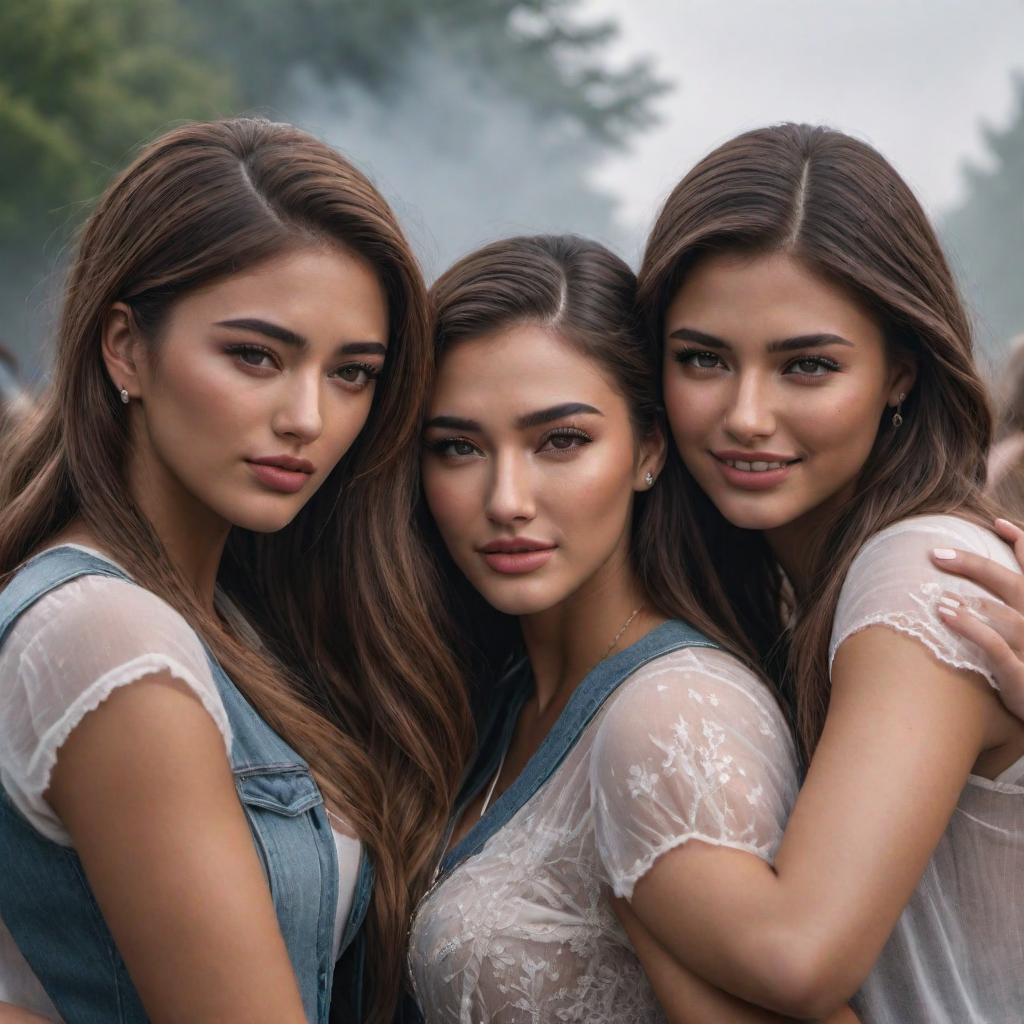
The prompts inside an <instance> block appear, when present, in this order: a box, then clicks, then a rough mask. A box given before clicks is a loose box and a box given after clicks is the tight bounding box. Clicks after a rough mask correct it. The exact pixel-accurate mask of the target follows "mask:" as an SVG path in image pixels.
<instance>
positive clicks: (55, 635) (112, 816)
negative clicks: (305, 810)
mask: <svg viewBox="0 0 1024 1024" xmlns="http://www.w3.org/2000/svg"><path fill="white" fill-rule="evenodd" d="M0 674H2V675H3V678H4V680H5V687H4V693H3V695H2V699H3V709H2V711H3V713H2V714H0V770H2V772H3V782H4V787H5V789H6V790H7V791H8V792H9V794H10V795H11V798H12V800H13V801H14V802H15V803H16V804H17V805H18V806H19V808H20V809H21V810H22V811H23V813H24V814H25V816H26V818H27V819H28V820H29V822H30V823H31V824H32V825H33V826H34V827H35V828H36V829H37V830H38V831H40V832H42V833H43V834H44V835H46V836H48V837H49V838H50V839H52V840H53V841H55V842H58V843H61V844H63V845H65V846H72V847H74V849H75V850H76V852H77V853H78V855H79V857H80V858H81V861H82V864H83V867H84V869H85V873H86V876H87V878H88V881H89V885H90V887H91V889H92V891H93V893H94V894H95V896H96V899H97V902H98V903H99V906H100V909H101V910H102V912H103V914H104V917H105V919H106V921H107V923H108V925H109V927H110V930H111V933H112V935H113V936H114V939H115V941H116V943H117V946H118V948H119V950H120V951H121V953H122V955H123V956H124V959H125V962H126V964H127V966H128V969H129V971H130V973H131V975H132V979H133V981H134V982H135V984H136V986H137V988H138V989H139V993H140V995H141V997H142V999H143V1002H144V1004H145V1006H146V1010H147V1013H148V1015H149V1016H150V1017H151V1018H152V1019H153V1020H155V1021H161V1020H163V1021H169V1020H176V1021H177V1020H195V1021H203V1020H212V1019H218V1020H229V1019H230V1020H237V1019H244V1020H253V1021H259V1020H267V1021H270V1020H274V1021H287V1020H294V1021H299V1020H301V1019H302V1012H301V1004H300V1003H299V1000H298V993H297V987H296V984H295V981H294V978H293V976H292V972H291V965H290V962H289V960H288V956H287V951H286V950H285V948H284V944H283V940H282V939H281V936H280V934H279V929H278V926H277V920H276V915H275V913H274V909H273V904H272V902H271V897H270V892H269V889H268V886H267V882H266V879H265V877H264V875H263V871H262V868H261V866H260V863H259V859H258V855H257V853H256V850H255V847H254V844H253V839H252V835H251V833H250V831H249V827H248V824H247V822H246V819H245V816H244V812H243V810H242V808H241V805H240V803H239V801H238V798H237V795H236V790H235V785H234V779H233V775H232V771H231V767H230V761H229V751H230V745H231V731H230V725H229V723H228V720H227V715H226V712H225V709H224V706H223V703H222V702H221V700H220V696H219V693H218V691H217V687H216V684H215V682H214V680H213V678H212V674H211V671H210V667H209V663H208V661H207V659H206V655H205V652H204V650H203V648H202V645H201V644H200V643H199V641H198V639H197V638H196V636H195V634H194V633H193V632H192V631H191V630H190V629H189V628H188V626H187V624H186V623H185V622H184V620H183V619H182V618H181V616H180V615H178V614H177V613H176V612H175V611H174V610H173V609H171V608H170V607H169V606H168V605H166V604H165V603H164V602H162V601H161V600H160V599H159V598H157V597H156V596H155V595H153V594H151V593H149V592H147V591H145V590H142V589H141V588H139V587H136V586H134V585H133V584H131V583H127V582H125V581H123V580H116V579H108V578H103V577H85V578H82V579H79V580H75V581H74V582H72V583H68V584H66V585H65V586H63V587H60V588H58V589H56V590H54V591H51V592H50V593H49V594H48V595H46V596H45V597H44V598H42V599H40V601H38V602H37V603H36V604H35V605H33V606H32V607H31V608H30V609H29V610H28V611H27V612H26V613H25V614H24V615H23V616H22V617H21V618H20V619H19V620H18V622H17V624H16V625H15V628H14V629H13V630H12V632H11V634H10V635H9V636H8V640H7V642H6V643H5V644H4V647H3V650H2V652H0Z"/></svg>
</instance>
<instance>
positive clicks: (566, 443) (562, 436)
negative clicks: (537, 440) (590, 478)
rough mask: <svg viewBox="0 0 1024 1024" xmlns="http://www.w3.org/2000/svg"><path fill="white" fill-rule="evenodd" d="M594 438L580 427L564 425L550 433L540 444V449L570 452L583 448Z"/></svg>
mask: <svg viewBox="0 0 1024 1024" xmlns="http://www.w3.org/2000/svg"><path fill="white" fill-rule="evenodd" d="M593 440H594V439H593V438H592V437H591V436H590V435H589V434H588V433H587V432H586V431H585V430H580V429H579V428H578V427H563V428H562V429H561V430H553V431H552V432H551V433H550V434H548V435H547V436H546V437H545V438H544V440H543V442H542V443H541V446H540V449H539V450H540V451H556V452H569V451H572V449H573V448H581V447H583V445H586V444H590V442H591V441H593Z"/></svg>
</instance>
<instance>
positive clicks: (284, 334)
mask: <svg viewBox="0 0 1024 1024" xmlns="http://www.w3.org/2000/svg"><path fill="white" fill-rule="evenodd" d="M217 326H218V327H233V328H235V329H236V330H240V331H252V332H253V333H255V334H262V335H263V336H264V337H266V338H273V340H274V341H280V342H282V343H283V344H285V345H292V346H294V347H295V348H298V349H305V348H308V347H309V342H308V341H307V340H306V339H305V338H304V337H303V336H302V335H301V334H296V333H295V332H294V331H290V330H288V328H287V327H282V326H281V325H280V324H275V323H271V322H270V321H269V320H259V319H255V318H250V317H244V318H242V319H239V320H218V321H217ZM336 352H337V354H339V355H374V356H377V355H379V356H383V355H387V347H386V346H384V345H382V344H381V343H380V342H379V341H346V342H344V343H343V344H341V345H339V346H338V348H337V349H336Z"/></svg>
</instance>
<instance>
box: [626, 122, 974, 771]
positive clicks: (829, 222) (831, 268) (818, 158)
mask: <svg viewBox="0 0 1024 1024" xmlns="http://www.w3.org/2000/svg"><path fill="white" fill-rule="evenodd" d="M716 252H740V253H747V254H754V255H756V254H761V253H774V252H783V253H787V254H789V255H791V256H792V257H793V258H795V259H797V260H799V261H800V262H801V263H802V264H803V265H804V266H805V267H806V268H807V269H808V270H809V271H810V272H812V273H814V274H817V275H819V276H821V277H822V278H823V279H825V280H827V281H829V282H830V283H832V284H834V285H836V286H838V287H840V288H842V289H844V290H845V291H846V293H847V294H848V295H850V296H851V298H852V299H853V300H854V301H856V302H858V303H860V304H861V305H862V307H863V308H864V309H866V310H867V311H868V312H869V313H870V314H871V315H873V316H874V317H875V318H876V320H877V322H878V323H879V325H880V326H881V329H882V331H883V334H884V336H885V338H886V343H887V344H888V345H889V346H891V349H892V351H905V352H909V353H911V354H912V356H913V357H914V358H915V359H916V362H917V379H916V383H915V385H914V387H913V389H912V391H911V393H910V395H909V396H908V397H907V400H906V401H905V402H904V403H903V424H902V426H900V428H899V429H898V430H894V429H893V427H892V423H891V416H892V413H891V410H890V411H888V412H887V413H886V414H883V417H882V419H881V422H880V423H879V429H878V436H877V440H876V442H875V445H874V447H873V449H872V451H871V454H870V456H869V457H868V460H867V462H866V463H865V465H864V467H863V469H862V470H861V472H860V475H859V477H858V479H857V481H856V493H855V495H854V496H853V497H852V499H851V500H850V501H848V502H846V503H845V505H844V509H843V511H842V512H841V513H840V514H839V515H838V516H837V517H836V519H835V521H834V522H832V523H831V524H829V529H828V530H827V532H825V533H824V534H823V535H822V536H820V537H816V538H814V539H813V540H814V543H815V548H814V559H813V564H814V566H815V569H814V572H813V578H812V583H811V586H810V588H809V590H808V591H807V592H806V593H804V594H803V595H801V599H800V601H799V607H798V609H797V620H796V624H795V626H794V628H793V630H792V633H791V635H790V638H789V640H788V645H787V643H786V641H784V640H783V636H784V630H783V623H782V621H781V618H782V603H781V601H780V587H781V586H782V577H781V573H780V570H779V568H778V565H777V564H776V561H775V559H774V558H773V557H772V554H771V551H770V550H769V548H768V545H767V542H766V541H765V540H764V538H763V536H762V535H761V534H760V533H757V532H753V531H746V530H740V529H738V528H735V527H733V526H731V525H730V524H729V523H728V522H726V521H725V519H724V518H723V517H722V516H721V515H720V514H719V513H718V511H717V509H715V507H714V506H713V505H712V503H711V502H710V501H709V499H708V498H707V497H706V495H705V494H704V493H703V492H702V491H701V490H700V488H699V487H698V486H697V485H696V484H695V483H694V481H693V479H692V478H691V477H690V475H689V473H688V472H687V471H686V469H685V467H683V466H682V465H681V462H680V460H679V456H678V454H677V453H675V452H672V453H671V455H670V462H672V463H674V464H675V469H674V471H675V472H678V473H681V474H682V475H683V477H684V478H685V480H686V489H687V495H688V501H687V503H686V507H685V508H684V509H682V510H681V511H680V516H679V518H678V520H677V521H676V523H675V524H674V529H675V530H677V531H679V532H681V533H682V534H684V535H685V536H686V550H685V551H684V552H683V554H684V565H685V567H686V569H687V572H688V573H689V574H690V576H691V577H692V579H693V580H694V585H695V586H696V587H697V588H698V592H699V593H700V594H701V598H702V603H703V606H704V607H705V608H706V609H707V610H708V612H709V614H710V615H711V616H712V617H714V618H715V620H716V621H717V622H719V623H720V624H721V628H722V632H724V633H725V634H727V635H728V636H730V638H731V646H732V648H733V649H734V650H737V651H738V652H739V653H741V654H742V655H743V656H745V657H746V658H747V659H750V660H756V661H758V662H760V663H761V664H762V665H769V666H773V668H774V671H773V673H772V674H773V675H774V676H775V677H776V681H777V682H778V683H779V684H780V695H781V696H782V697H783V698H784V702H785V703H786V704H789V705H793V706H795V714H796V725H797V731H798V733H799V737H800V740H801V743H802V747H803V750H804V753H805V755H806V756H809V755H810V753H811V752H812V751H813V749H814V746H815V745H816V743H817V740H818V737H819V736H820V734H821V729H822V726H823V724H824V719H825V713H826V711H827V708H828V694H829V665H828V645H829V636H830V632H831V628H832V621H833V617H834V615H835V609H836V603H837V601H838V598H839V592H840V590H841V588H842V585H843V582H844V580H845V578H846V575H847V572H848V570H849V568H850V563H851V562H852V560H853V558H854V556H855V555H856V553H857V551H858V550H859V549H860V547H861V546H862V545H863V544H864V542H865V541H866V540H867V539H868V538H869V537H870V536H871V535H872V534H874V533H876V532H878V531H879V530H881V529H883V528H884V527H886V526H888V525H889V524H891V523H895V522H896V521H898V520H900V519H904V518H906V517H907V516H913V515H921V514H924V513H936V512H940V513H950V512H956V513H958V514H961V515H966V516H968V517H970V518H980V517H982V516H987V515H989V514H990V511H991V510H990V509H989V508H988V506H987V505H986V503H985V499H984V497H983V496H982V488H983V486H984V483H985V460H986V454H987V451H988V447H989V443H990V440H991V434H992V418H991V413H990V411H989V404H988V400H987V397H986V393H985V387H984V384H983V383H982V379H981V377H980V375H979V373H978V370H977V368H976V367H975V363H974V357H973V351H972V340H971V329H970V324H969V321H968V318H967V315H966V312H965V310H964V308H963V305H962V304H961V301H960V298H959V296H958V293H957V288H956V285H955V283H954V281H953V277H952V274H951V273H950V270H949V267H948V265H947V263H946V260H945V257H944V256H943V253H942V249H941V247H940V245H939V242H938V240H937V238H936V236H935V233H934V231H933V230H932V227H931V225H930V224H929V223H928V219H927V217H926V216H925V214H924V212H923V210H922V209H921V207H920V205H919V204H918V202H917V200H916V199H915V197H914V195H913V193H912V192H911V191H910V189H909V188H908V187H907V185H906V183H905V182H904V181H903V180H902V179H901V178H900V176H899V175H898V174H897V173H896V171H895V170H894V169H893V168H892V167H891V166H890V165H889V163H888V162H887V161H886V160H885V159H884V158H883V157H882V156H881V155H880V154H879V153H877V152H876V151H875V150H874V149H872V148H871V147H870V146H868V145H866V144H865V143H863V142H860V141H858V140H856V139H853V138H850V137H849V136H848V135H844V134H843V133H841V132H838V131H834V130H831V129H828V128H823V127H817V126H809V125H796V124H783V125H778V126H774V127H770V128H762V129H758V130H755V131H750V132H746V133H745V134H743V135H740V136H738V137H736V138H734V139H732V140H731V141H729V142H727V143H725V144H724V145H722V146H720V147H719V148H718V149H716V150H715V151H714V152H712V153H711V154H710V155H708V156H707V157H705V158H704V159H703V160H701V161H700V163H698V164H697V165H696V167H694V168H693V169H692V170H691V171H690V172H689V173H688V174H687V175H686V176H685V177H684V178H683V180H682V181H681V182H680V183H679V184H678V185H677V186H676V188H675V189H674V191H673V192H672V194H671V195H670V196H669V198H668V200H667V201H666V203H665V205H664V207H663V208H662V210H661V212H660V214H659V216H658V219H657V222H656V223H655V225H654V228H653V230H652V232H651V235H650V238H649V240H648V243H647V249H646V253H645V255H644V260H643V265H642V267H641V270H640V274H639V291H638V296H639V305H640V308H641V311H642V314H643V316H644V319H645V322H646V325H647V330H648V332H649V336H650V338H651V339H652V342H653V343H654V344H655V345H656V347H657V349H658V353H659V355H658V365H659V367H660V366H661V365H662V360H661V355H662V352H663V348H664V317H665V311H666V309H667V307H668V306H669V304H670V303H671V301H672V299H673V297H674V296H675V294H676V293H677V291H678V289H679V287H680V285H681V283H682V281H683V279H684V278H685V276H686V274H687V273H688V272H689V271H690V269H691V268H692V267H693V266H694V265H695V264H696V262H697V261H698V260H700V259H702V258H703V257H705V256H706V255H708V254H709V253H716ZM787 646H788V651H787V650H786V648H787Z"/></svg>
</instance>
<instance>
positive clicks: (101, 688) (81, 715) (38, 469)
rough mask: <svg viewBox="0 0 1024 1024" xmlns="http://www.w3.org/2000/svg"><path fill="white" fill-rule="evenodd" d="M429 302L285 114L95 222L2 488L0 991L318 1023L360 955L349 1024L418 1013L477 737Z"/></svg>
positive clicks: (143, 169)
mask: <svg viewBox="0 0 1024 1024" xmlns="http://www.w3.org/2000/svg"><path fill="white" fill-rule="evenodd" d="M426 312H427V311H426V291H425V288H424V286H423V282H422V280H421V278H420V276H419V271H418V269H417V266H416V263H415V260H414V258H413V256H412V254H411V252H410V250H409V248H408V246H407V244H406V242H405V240H404V238H403V236H402V234H401V231H400V229H399V227H398V224H397V222H396V221H395V219H394V216H393V214H392V212H391V211H390V209H389V208H388V206H387V204H386V203H385V202H384V200H383V198H382V197H381V196H380V195H379V194H378V193H377V192H376V190H375V189H374V188H373V186H372V185H371V184H370V183H369V181H368V180H367V179H366V178H365V177H363V175H362V174H361V173H360V172H359V171H357V170H356V169H355V168H354V167H352V166H351V165H350V164H349V163H348V162H347V161H346V160H345V159H344V158H343V157H342V156H341V155H340V154H338V153H336V152H335V151H334V150H332V149H331V148H330V147H328V146H326V145H324V144H323V143H320V142H319V141H317V140H316V139H313V138H312V137H311V136H309V135H307V134H305V133H304V132H301V131H299V130H298V129H295V128H292V127H291V126H289V125H284V124H272V123H270V122H267V121H262V120H252V119H237V120H228V121H218V122H213V123H210V124H188V125H183V126H181V127H179V128H176V129H175V130H173V131H171V132H169V133H167V134H166V135H165V136H163V137H161V138H160V139H158V140H156V141H155V142H153V143H152V144H151V145H149V146H147V147H145V148H144V149H143V150H142V152H141V153H140V154H139V155H138V157H137V158H136V160H135V161H134V162H133V163H132V165H131V166H130V167H128V169H127V170H126V171H125V172H124V173H123V174H122V175H120V176H119V177H118V178H117V179H116V180H115V181H114V182H113V183H112V184H111V186H110V188H109V189H108V190H107V192H106V193H105V194H104V196H103V197H102V198H101V199H100V200H99V201H98V203H97V206H96V210H95V212H94V213H93V215H92V217H91V218H90V220H89V222H88V224H87V225H86V228H85V230H84V233H83V236H82V241H81V244H80V248H79V251H78V252H77V254H76V257H75V260H74V263H73V265H72V267H71V269H70V273H69V286H68V291H67V296H66V300H65V306H64V311H63V316H62V319H61V325H60V331H59V335H58V339H57V358H56V364H55V368H54V372H53V380H52V382H51V384H50V387H49V388H48V390H47V392H46V393H45V394H44V396H43V397H42V399H41V401H40V408H39V410H38V416H36V417H34V418H33V419H32V420H31V421H29V422H26V424H25V426H24V429H23V430H22V432H21V433H20V434H17V435H14V436H13V437H12V439H11V443H10V444H9V445H8V446H7V447H5V449H4V453H3V460H2V464H0V679H2V680H3V686H2V691H0V863H2V865H3V868H2V870H0V916H2V923H0V1000H5V1001H10V1002H13V1003H16V1004H19V1005H20V1006H21V1007H22V1008H23V1010H25V1011H35V1012H36V1013H37V1014H41V1015H42V1016H43V1017H44V1018H45V1019H51V1020H56V1019H58V1018H63V1019H65V1020H68V1021H86V1020H92V1021H97V1020H102V1021H117V1022H119V1024H142V1022H143V1021H146V1020H154V1021H194V1022H203V1021H212V1020H238V1021H242V1020H244V1021H246V1022H253V1024H258V1022H266V1024H299V1022H303V1021H311V1022H316V1024H326V1022H327V1020H328V1016H329V1014H330V1012H331V999H332V978H333V977H334V974H335V969H336V962H338V960H339V955H342V961H341V965H340V966H339V968H338V973H339V977H340V978H342V979H343V982H340V983H339V985H338V986H337V991H336V992H335V997H336V1003H337V1010H336V1012H337V1015H338V1017H340V1018H341V1019H344V1020H355V1019H360V1020H362V1019H369V1020H376V1021H383V1020H389V1019H390V1017H391V1010H392V1008H393V1005H394V1002H395V997H396V993H397V990H398V988H399V985H400V978H401V970H402V966H403V964H404V943H403V935H404V928H405V923H406V921H407V919H408V913H409V906H408V899H409V897H408V895H407V893H408V890H409V888H410V887H411V886H415V885H416V884H418V883H417V879H418V877H419V876H421V875H422V874H423V873H424V870H425V869H426V860H427V858H428V857H429V856H430V854H431V853H432V851H433V849H434V848H435V846H436V843H437V840H438V836H439V834H440V833H441V831H442V829H443V826H444V825H445V823H446V821H447V809H448V805H449V803H450V800H451V797H452V792H451V791H452V789H453V783H452V780H453V779H455V778H456V777H457V775H458V772H459V770H460V768H461V764H462V762H463V759H464V752H463V750H462V747H461V744H462V742H463V741H462V735H463V734H464V732H468V729H464V728H463V727H465V726H466V723H467V722H468V709H467V708H464V707H463V705H464V703H465V702H464V699H463V697H462V696H461V694H460V691H459V688H458V685H457V682H458V675H457V671H456V666H455V664H454V661H453V659H452V657H451V655H450V654H449V652H448V649H447V647H446V645H445V643H444V642H443V640H442V639H441V638H440V637H439V636H438V622H437V621H436V616H435V615H434V614H433V613H432V611H431V608H433V607H436V605H437V603H438V602H431V601H430V600H429V593H430V589H429V588H430V585H431V582H430V581H431V577H430V576H429V575H428V574H427V573H426V572H421V571H420V570H419V564H420V563H419V561H418V560H417V559H418V552H417V549H416V548H414V546H413V541H412V539H411V537H410V531H409V530H408V528H407V526H406V525H405V520H406V518H407V513H408V508H409V507H410V505H411V502H412V497H411V496H412V494H413V493H414V491H413V489H414V486H415V469H416V447H415V441H416V438H417V431H418V403H419V401H420V398H421V397H422V391H423V389H424V388H425V386H426V378H427V370H428V368H429V365H430V362H431V358H432V354H431V350H430V340H429V337H428V335H427V331H426ZM383 551H386V552H387V558H388V560H389V562H388V567H387V571H386V572H383V571H378V565H377V559H379V558H380V557H381V552H383ZM424 588H426V589H424ZM243 616H244V617H243ZM424 737H429V743H428V741H427V740H425V739H424ZM399 784H400V785H402V786H403V787H405V789H406V792H405V793H404V797H403V800H402V801H401V802H400V803H399V802H389V801H388V799H387V795H388V793H390V792H392V791H393V790H394V788H395V787H396V786H397V785H399ZM371 857H372V864H373V869H372V870H371V867H370V863H371V861H370V858H371ZM374 877H376V880H377V882H378V883H379V885H378V889H377V892H376V896H375V898H374V900H373V901H372V906H371V905H370V890H371V884H372V880H373V878H374ZM368 908H369V909H368ZM367 915H369V918H370V920H371V921H372V922H373V925H374V927H373V929H372V931H370V932H369V934H372V935H375V936H376V942H375V943H374V945H373V946H372V947H371V948H370V949H369V950H367V949H366V944H367V942H368V938H367V935H368V930H364V929H363V928H362V924H363V921H364V918H366V916H367ZM367 961H368V962H371V963H372V964H373V967H374V971H373V977H374V984H373V986H370V985H369V984H368V985H367V987H366V991H365V992H364V991H363V987H362V983H361V982H362V978H361V970H362V964H363V963H364V962H367ZM14 1013H16V1011H14V1010H12V1009H11V1008H10V1007H9V1006H7V1007H4V1006H0V1020H2V1019H3V1018H4V1017H5V1016H6V1017H7V1018H8V1019H10V1017H11V1016H12V1015H13V1014H14Z"/></svg>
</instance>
